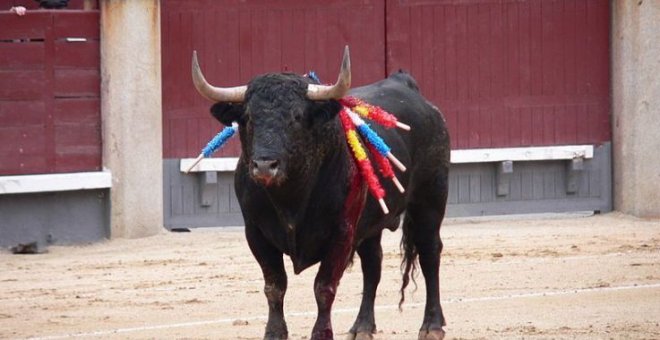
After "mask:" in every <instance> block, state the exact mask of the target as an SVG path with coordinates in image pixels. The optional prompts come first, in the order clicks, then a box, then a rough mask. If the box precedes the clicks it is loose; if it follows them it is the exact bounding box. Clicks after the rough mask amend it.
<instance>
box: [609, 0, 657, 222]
mask: <svg viewBox="0 0 660 340" xmlns="http://www.w3.org/2000/svg"><path fill="white" fill-rule="evenodd" d="M611 46H612V96H613V97H612V99H613V105H612V111H613V112H612V124H613V127H612V131H613V136H612V139H613V141H612V142H613V164H614V169H613V170H614V183H613V186H614V208H615V209H616V210H619V211H622V212H624V213H628V214H632V215H635V216H639V217H660V1H658V0H634V1H633V0H613V1H612V45H611Z"/></svg>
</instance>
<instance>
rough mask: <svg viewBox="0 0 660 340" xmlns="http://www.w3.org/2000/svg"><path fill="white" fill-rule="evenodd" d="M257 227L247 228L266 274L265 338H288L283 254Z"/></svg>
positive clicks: (260, 264)
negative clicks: (266, 320)
mask: <svg viewBox="0 0 660 340" xmlns="http://www.w3.org/2000/svg"><path fill="white" fill-rule="evenodd" d="M255 229H256V228H249V227H246V228H245V233H246V236H247V240H248V245H249V246H250V250H251V251H252V254H253V255H254V257H255V259H256V260H257V262H258V263H259V266H260V267H261V271H262V273H263V276H264V281H265V284H264V293H265V294H266V299H267V300H268V322H267V323H266V332H265V334H264V339H268V340H276V339H277V340H279V339H287V338H288V336H289V332H288V330H287V327H286V321H285V320H284V294H285V293H286V287H287V277H286V270H285V269H284V260H283V254H282V253H281V252H280V251H279V250H277V249H276V248H275V247H273V246H272V245H271V244H269V243H268V242H266V241H265V239H264V238H263V236H262V235H261V233H259V232H258V231H256V230H255Z"/></svg>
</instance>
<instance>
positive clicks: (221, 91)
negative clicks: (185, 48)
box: [192, 51, 247, 103]
mask: <svg viewBox="0 0 660 340" xmlns="http://www.w3.org/2000/svg"><path fill="white" fill-rule="evenodd" d="M192 80H193V84H195V88H196V89H197V91H198V92H199V94H201V95H202V96H204V98H206V99H208V100H210V101H213V102H230V103H241V102H243V100H244V99H245V91H246V90H247V86H245V85H243V86H236V87H215V86H213V85H211V84H209V83H208V82H207V81H206V78H204V75H203V74H202V70H201V69H200V68H199V62H198V61H197V51H193V55H192Z"/></svg>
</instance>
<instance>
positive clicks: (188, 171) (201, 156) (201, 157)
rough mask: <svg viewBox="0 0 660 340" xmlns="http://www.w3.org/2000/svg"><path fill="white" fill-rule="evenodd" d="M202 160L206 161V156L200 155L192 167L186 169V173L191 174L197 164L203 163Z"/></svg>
mask: <svg viewBox="0 0 660 340" xmlns="http://www.w3.org/2000/svg"><path fill="white" fill-rule="evenodd" d="M202 159H204V154H203V153H200V154H199V156H197V158H195V161H194V162H193V163H192V165H191V166H189V167H188V169H186V173H190V170H192V169H193V168H194V167H195V166H197V164H198V163H199V162H201V161H202Z"/></svg>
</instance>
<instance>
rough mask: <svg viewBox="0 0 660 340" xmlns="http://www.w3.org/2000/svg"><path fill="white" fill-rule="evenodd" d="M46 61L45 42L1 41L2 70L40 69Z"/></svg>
mask: <svg viewBox="0 0 660 340" xmlns="http://www.w3.org/2000/svg"><path fill="white" fill-rule="evenodd" d="M44 61H45V55H44V44H43V42H16V43H10V42H0V71H4V70H15V71H18V70H40V69H42V68H43V64H44Z"/></svg>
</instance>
